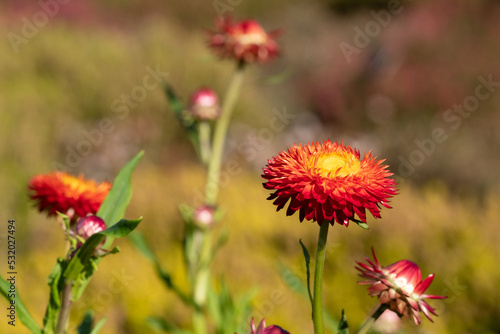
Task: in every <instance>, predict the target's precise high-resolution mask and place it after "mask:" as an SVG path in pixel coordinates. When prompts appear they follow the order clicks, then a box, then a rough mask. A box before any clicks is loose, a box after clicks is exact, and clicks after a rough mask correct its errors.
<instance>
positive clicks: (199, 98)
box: [190, 88, 221, 121]
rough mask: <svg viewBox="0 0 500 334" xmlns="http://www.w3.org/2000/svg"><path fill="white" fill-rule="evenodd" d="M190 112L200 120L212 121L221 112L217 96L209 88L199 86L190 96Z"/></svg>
mask: <svg viewBox="0 0 500 334" xmlns="http://www.w3.org/2000/svg"><path fill="white" fill-rule="evenodd" d="M190 111H191V113H192V114H193V116H194V117H196V118H197V119H199V120H202V121H212V120H215V119H217V118H218V117H219V116H220V114H221V108H220V107H219V98H218V97H217V94H216V93H215V92H214V91H213V90H212V89H210V88H200V89H198V90H197V91H196V92H194V93H193V95H192V96H191V109H190Z"/></svg>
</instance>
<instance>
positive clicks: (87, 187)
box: [28, 172, 111, 217]
mask: <svg viewBox="0 0 500 334" xmlns="http://www.w3.org/2000/svg"><path fill="white" fill-rule="evenodd" d="M28 189H29V191H30V198H31V199H32V200H34V201H36V202H37V204H38V208H39V210H40V211H46V212H47V214H49V215H56V213H57V212H61V213H68V212H72V211H74V213H75V214H76V215H77V216H78V217H85V216H86V215H87V214H95V213H96V212H97V211H98V210H99V207H100V206H101V204H102V202H103V201H104V199H105V198H106V196H107V194H108V192H109V190H110V189H111V184H110V183H108V182H102V183H97V182H95V181H94V180H84V179H83V176H78V177H75V176H72V175H69V174H67V173H65V172H53V173H50V174H39V175H36V176H34V177H33V178H32V179H31V180H30V181H29V184H28Z"/></svg>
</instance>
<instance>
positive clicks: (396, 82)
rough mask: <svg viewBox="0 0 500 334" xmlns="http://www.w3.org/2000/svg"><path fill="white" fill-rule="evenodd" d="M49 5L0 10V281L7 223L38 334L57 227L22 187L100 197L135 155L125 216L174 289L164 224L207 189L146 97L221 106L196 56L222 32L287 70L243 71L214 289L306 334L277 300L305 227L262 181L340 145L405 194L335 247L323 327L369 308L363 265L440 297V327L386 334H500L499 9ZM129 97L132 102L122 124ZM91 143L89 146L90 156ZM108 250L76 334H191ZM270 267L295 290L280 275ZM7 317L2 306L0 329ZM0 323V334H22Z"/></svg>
mask: <svg viewBox="0 0 500 334" xmlns="http://www.w3.org/2000/svg"><path fill="white" fill-rule="evenodd" d="M60 2H61V3H59V2H55V1H46V2H44V1H42V2H40V3H38V2H35V1H15V0H12V1H0V12H1V14H0V16H1V18H0V32H1V35H2V36H3V37H4V38H3V43H1V44H0V138H1V140H0V156H1V159H2V160H1V165H0V168H1V175H0V189H1V191H0V212H1V213H2V215H1V223H0V224H1V225H0V226H1V230H0V240H1V243H2V246H1V247H2V249H3V250H2V251H1V252H0V259H1V260H2V261H1V262H0V263H1V266H2V268H0V273H5V272H6V269H7V268H6V265H5V263H6V262H5V260H6V251H5V250H4V249H5V244H6V235H7V234H6V231H7V227H6V226H7V220H8V219H15V220H16V222H17V235H16V237H17V250H18V253H17V262H18V276H17V278H18V282H17V283H18V288H19V291H20V293H21V296H22V297H23V299H24V301H25V303H26V304H27V306H28V308H29V310H30V311H31V313H32V315H33V316H34V317H35V319H37V320H38V322H39V323H41V321H42V320H41V319H42V318H43V313H44V311H45V306H46V303H47V300H48V287H47V286H46V283H45V282H46V278H47V276H48V274H49V272H50V270H51V268H52V266H53V264H54V263H55V259H56V257H57V256H62V255H63V254H64V253H65V241H64V238H63V233H62V231H61V229H60V228H59V226H58V224H57V222H56V221H55V220H54V219H47V218H46V217H45V216H44V215H40V214H39V213H38V212H37V211H36V210H35V209H34V208H33V207H32V203H30V202H29V201H28V198H27V193H26V184H27V182H28V180H29V178H30V177H32V176H33V175H35V174H37V173H46V172H50V171H52V170H53V169H54V168H63V169H66V170H67V171H69V172H71V173H73V174H79V173H83V174H84V175H85V176H86V177H92V178H96V179H98V180H112V179H113V178H114V176H115V175H116V173H117V171H118V170H119V169H120V168H121V167H122V166H123V165H124V164H125V162H126V161H128V160H129V159H130V158H131V157H132V156H134V155H135V154H136V153H137V152H138V151H139V150H141V149H145V150H146V155H145V157H144V159H143V161H142V162H141V164H140V166H139V167H138V169H137V170H136V171H135V173H134V178H133V187H134V194H133V198H132V202H131V205H130V207H129V210H128V214H127V216H128V217H129V218H136V217H139V216H143V217H144V220H143V223H142V224H141V225H140V228H139V229H140V230H141V231H142V232H143V233H144V235H145V236H146V238H147V239H148V240H149V241H150V243H151V245H152V247H153V248H154V250H155V252H157V254H158V255H159V256H160V257H161V258H162V261H163V264H164V266H165V267H166V268H168V269H170V270H171V271H172V272H173V275H174V278H176V279H177V281H178V283H179V284H180V285H181V286H186V283H185V282H182V278H183V266H182V255H181V251H180V250H181V241H182V234H183V226H182V220H181V218H180V216H179V213H178V211H177V205H178V204H179V203H180V202H185V203H187V204H193V203H194V202H196V199H197V197H198V196H199V194H200V192H201V191H203V184H204V177H205V172H204V170H203V168H201V167H200V166H199V164H198V163H197V160H196V156H195V154H194V152H193V151H192V149H191V147H190V145H189V141H188V140H187V138H186V137H185V135H184V133H183V130H182V129H181V128H180V126H179V125H178V123H177V121H176V119H175V118H174V116H173V114H172V111H171V110H170V109H169V107H168V105H167V101H166V99H165V96H164V94H163V92H162V89H161V88H160V87H159V86H157V87H155V88H151V89H141V88H140V87H144V82H143V80H144V78H145V77H146V75H148V73H150V71H158V72H162V73H163V74H162V75H163V76H164V77H165V78H166V80H167V81H168V82H169V83H170V84H172V85H173V87H174V88H175V90H176V91H177V93H178V94H179V95H180V96H181V97H182V98H183V100H184V101H186V102H187V100H188V97H189V95H190V94H191V92H192V91H193V90H195V89H197V88H198V87H200V86H210V87H213V88H214V89H215V90H216V91H218V92H219V93H220V94H221V95H222V94H223V92H224V91H225V89H226V85H227V82H228V81H229V78H230V75H231V71H232V69H233V63H232V62H231V61H220V60H218V59H217V58H216V57H214V56H213V55H212V54H211V53H210V51H209V50H208V49H207V48H206V40H207V36H208V35H207V34H208V31H209V30H210V29H213V28H214V24H213V22H214V19H215V18H216V17H217V16H218V15H219V14H221V13H222V14H228V15H232V16H233V17H234V18H236V19H242V18H254V19H257V20H259V21H260V22H261V23H262V24H263V25H264V27H265V28H266V29H267V30H273V29H277V28H280V29H282V35H281V37H279V39H278V40H279V43H280V45H281V47H282V55H281V57H280V58H279V59H278V60H276V61H275V62H273V63H271V64H268V65H264V66H252V68H250V69H249V70H248V71H247V77H246V78H245V84H244V88H243V94H242V96H241V98H240V100H239V102H238V105H237V109H236V112H235V115H234V122H233V123H232V125H231V129H230V134H229V141H228V145H227V150H226V155H225V159H226V160H225V161H229V160H236V161H237V162H238V163H239V166H241V171H240V172H239V173H237V175H230V176H229V177H228V178H226V179H224V180H221V183H222V191H221V197H220V203H221V205H222V206H223V207H225V208H226V210H227V213H226V216H225V219H224V221H223V222H221V223H220V226H219V227H218V229H219V230H223V229H228V231H229V235H230V238H229V241H228V243H227V244H226V246H225V247H224V248H223V249H222V251H221V252H220V254H219V257H218V259H217V263H216V265H215V272H216V275H221V276H223V277H224V278H225V280H226V281H227V282H228V284H229V285H230V287H231V289H232V291H235V292H237V291H240V292H241V293H243V292H246V291H248V290H249V289H251V288H254V287H257V288H258V293H257V295H256V297H255V299H254V301H253V302H254V309H255V313H254V314H253V315H254V316H255V317H256V318H261V317H262V316H264V317H265V318H266V319H267V322H268V324H273V323H274V324H279V325H281V326H282V327H284V328H286V329H288V330H289V331H290V332H291V333H312V324H311V321H310V305H309V302H308V300H307V298H304V297H303V296H301V295H300V294H298V293H297V292H296V291H294V289H293V288H290V287H289V285H292V287H296V286H297V282H298V281H302V282H303V281H304V280H305V272H304V265H303V256H302V251H301V249H300V246H299V242H298V240H299V238H301V239H302V240H303V242H304V243H305V244H306V245H307V246H308V247H309V249H310V251H311V253H314V249H315V246H314V244H315V241H316V238H317V233H318V226H317V225H315V224H312V223H308V222H304V223H302V224H300V223H299V221H298V217H296V216H292V217H285V215H284V213H283V212H280V213H275V207H274V206H273V205H272V204H271V203H270V202H267V201H266V200H265V198H266V197H267V196H268V193H267V192H266V191H265V190H264V189H263V188H262V186H261V183H262V181H263V180H262V179H261V177H260V174H261V171H262V167H264V166H265V164H266V161H267V159H268V158H271V157H272V156H273V155H275V154H277V153H278V152H279V151H280V150H283V149H285V148H286V147H287V146H290V145H292V144H293V143H299V142H302V143H305V142H309V141H312V140H317V141H322V140H324V139H328V138H329V139H331V140H337V141H341V140H343V141H344V143H346V144H348V145H352V146H355V147H357V148H359V149H360V150H361V152H364V151H366V152H367V151H369V150H373V152H374V153H375V154H376V155H377V156H379V157H381V158H386V159H387V163H388V164H389V165H390V168H391V171H392V172H394V173H395V177H396V178H397V180H398V182H399V184H400V186H399V189H400V190H399V192H400V194H399V195H398V196H396V197H395V198H394V199H393V201H392V206H393V209H392V210H384V211H383V212H382V217H383V219H382V220H377V221H376V220H374V219H371V220H370V221H369V224H370V226H371V230H370V231H364V230H362V229H360V228H358V227H357V226H355V225H354V226H350V227H349V228H344V227H339V226H338V225H336V226H335V227H334V228H333V230H332V231H331V233H330V237H329V246H330V248H329V254H328V257H327V260H326V273H325V275H326V278H325V288H324V289H325V297H324V299H325V305H326V308H327V310H328V311H329V312H330V313H331V314H333V315H335V316H339V315H340V312H341V310H342V309H345V311H346V314H347V318H348V321H349V323H350V325H351V328H352V329H353V330H352V331H354V330H355V329H357V328H359V325H360V324H361V323H362V322H363V319H364V318H365V316H367V315H368V314H369V312H370V311H371V310H372V307H373V306H374V305H375V303H376V300H375V299H373V298H371V297H369V296H368V294H367V291H366V287H364V286H359V285H357V284H356V281H357V280H358V276H357V272H356V271H355V269H354V261H355V260H362V259H363V256H365V255H368V254H370V249H371V247H372V246H374V247H375V249H376V250H377V254H378V257H379V260H380V261H381V263H382V264H385V265H388V264H390V263H393V262H395V261H397V260H400V259H403V258H406V259H410V260H413V261H415V262H417V263H418V264H419V265H420V267H421V269H422V271H423V275H424V276H426V275H428V274H430V273H435V274H436V278H435V280H434V282H433V284H432V285H431V286H430V288H429V290H428V292H429V293H431V294H442V295H447V296H448V299H446V300H444V301H431V302H430V304H431V305H433V306H434V307H436V309H437V312H438V314H439V317H435V323H434V324H431V323H430V322H429V321H427V319H424V320H423V324H422V325H421V326H420V327H418V328H417V327H415V326H414V325H413V324H411V323H409V322H408V321H402V322H401V323H400V324H398V326H400V327H399V329H398V330H400V331H403V332H405V333H499V332H500V320H499V319H500V318H499V314H500V310H499V309H498V298H499V297H500V294H499V293H498V292H497V291H496V290H497V289H498V282H500V267H499V266H498V258H499V255H500V254H499V253H500V249H499V246H498V243H499V241H500V232H498V228H497V226H496V224H497V217H498V216H499V214H500V207H499V204H498V203H499V201H500V185H499V177H498V166H499V164H500V159H499V155H498V149H499V147H500V135H499V133H500V132H499V131H498V126H499V125H500V119H499V118H500V115H499V113H498V110H499V109H500V92H499V91H498V89H499V84H498V83H497V82H500V67H499V66H498V64H499V63H498V60H499V59H500V58H499V56H500V44H499V39H498V31H500V4H499V3H498V2H497V1H491V0H489V1H488V0H482V1H473V2H472V1H451V0H436V1H413V2H412V1H402V2H398V1H379V0H370V1H367V0H364V1H362V0H357V1H344V0H322V1H321V0H317V1H309V2H304V1H293V0H292V1H284V0H278V1H273V2H265V1H252V2H250V1H228V0H227V1H226V0H221V1H196V0H189V1H183V2H180V1H179V2H174V1H170V2H162V1H152V0H147V1H138V0H128V1H107V2H98V1H73V2H70V1H60ZM221 4H222V5H221ZM391 6H395V7H391ZM390 10H392V13H391V12H390ZM44 18H45V19H44ZM488 81H489V82H490V83H489V84H488V83H487V82H488ZM148 82H149V84H150V86H149V87H152V85H153V84H154V83H155V81H154V80H151V81H148ZM138 87H139V88H138ZM141 92H142V93H144V92H145V94H142V95H137V94H140V93H141ZM134 94H135V95H134ZM126 95H129V96H130V95H132V96H136V97H138V98H137V99H136V100H135V101H134V100H132V101H130V100H129V103H130V104H128V105H127V104H126V102H124V101H125V100H123V101H122V98H123V97H124V96H126ZM463 104H465V106H463V107H461V106H460V105H463ZM277 113H280V114H281V115H284V114H286V115H289V116H288V118H283V125H284V126H283V127H282V128H281V127H280V129H279V130H276V129H277V128H276V127H272V126H271V123H270V122H271V119H272V118H273V117H274V116H275V115H276V114H277ZM103 120H107V121H106V122H107V125H106V126H105V130H106V131H104V130H102V129H101V128H102V126H103V125H102V124H103V123H102V122H103ZM99 129H101V131H99ZM99 133H100V134H99ZM89 136H90V138H91V140H93V142H92V144H91V145H86V144H83V143H84V142H85V141H87V142H89ZM70 152H77V153H78V152H80V153H78V155H75V153H70ZM68 154H70V156H68ZM71 154H73V155H71ZM224 166H225V165H224V164H223V168H224ZM120 247H121V248H122V252H121V253H119V254H118V255H115V256H112V257H109V258H106V259H104V260H103V262H102V263H101V266H100V268H99V271H98V272H97V273H96V275H94V278H93V281H92V283H91V285H90V286H89V288H88V290H87V291H86V294H85V296H84V297H83V298H82V300H81V301H79V302H78V303H77V304H75V305H74V307H73V310H72V311H73V315H72V320H73V321H75V322H76V320H77V318H78V317H79V316H80V315H81V313H82V312H83V311H84V310H86V309H87V308H92V309H94V310H95V311H96V313H97V318H98V319H100V318H102V317H108V321H107V323H106V325H105V327H104V328H103V330H102V333H149V332H152V330H151V329H150V328H149V327H147V325H146V324H145V318H146V317H148V316H150V315H156V316H163V317H165V318H167V319H169V320H170V321H172V322H174V323H176V324H179V325H183V324H184V325H186V326H189V321H190V315H189V313H188V312H187V309H186V308H185V307H183V306H182V304H181V302H180V301H179V300H178V299H176V298H175V296H173V294H171V293H170V292H169V291H167V290H166V289H165V288H164V287H163V286H162V283H161V282H160V280H159V279H158V278H157V277H156V275H155V273H154V271H153V269H152V266H151V265H150V263H149V262H148V261H147V260H146V259H144V258H143V257H142V256H141V255H139V254H138V253H137V251H135V250H134V249H133V247H132V246H131V245H130V244H129V243H128V242H127V241H121V242H120ZM283 266H285V267H288V268H291V269H290V271H288V272H286V271H285V273H284V274H283V273H282V272H281V273H280V270H279V268H281V267H283ZM292 274H293V275H292ZM295 276H296V277H295ZM287 283H288V284H287ZM6 305H7V303H6V302H5V301H2V302H0V306H1V308H2V309H3V310H4V311H3V312H6V311H5V307H6ZM0 313H1V312H0ZM2 314H3V313H2ZM5 314H6V313H5ZM1 319H2V320H1V321H0V332H1V333H26V332H27V331H26V330H24V329H23V327H22V325H21V324H20V323H19V322H17V325H16V327H15V328H12V327H11V326H8V325H7V320H6V317H5V316H3V315H2V317H1ZM248 320H249V317H248V315H242V323H246V322H247V321H248ZM381 322H382V321H381ZM72 326H73V327H72V328H73V329H72V330H73V331H74V326H75V324H72ZM380 331H381V332H383V333H389V332H390V331H385V332H384V329H383V328H381V329H380ZM240 334H243V333H240Z"/></svg>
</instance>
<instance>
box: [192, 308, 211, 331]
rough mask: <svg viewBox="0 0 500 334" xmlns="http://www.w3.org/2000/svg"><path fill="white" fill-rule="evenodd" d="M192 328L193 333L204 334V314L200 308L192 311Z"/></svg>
mask: <svg viewBox="0 0 500 334" xmlns="http://www.w3.org/2000/svg"><path fill="white" fill-rule="evenodd" d="M193 330H194V334H206V333H208V332H207V322H206V321H205V314H203V311H202V310H200V309H196V310H195V311H194V313H193Z"/></svg>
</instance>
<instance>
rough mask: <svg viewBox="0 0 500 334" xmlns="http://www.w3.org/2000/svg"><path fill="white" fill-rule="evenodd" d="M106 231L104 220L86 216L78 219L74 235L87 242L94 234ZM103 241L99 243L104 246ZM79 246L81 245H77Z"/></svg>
mask: <svg viewBox="0 0 500 334" xmlns="http://www.w3.org/2000/svg"><path fill="white" fill-rule="evenodd" d="M105 229H106V223H105V222H104V220H102V219H101V218H99V217H97V216H87V217H83V218H80V219H79V220H78V222H77V223H76V226H75V234H76V235H77V236H78V237H80V238H81V239H83V241H84V242H85V241H87V239H88V238H90V237H91V236H92V235H94V234H95V233H98V232H101V231H104V230H105ZM104 241H105V240H103V242H102V243H101V245H102V244H104ZM79 246H81V243H79V244H78V247H79Z"/></svg>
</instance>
